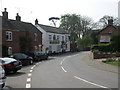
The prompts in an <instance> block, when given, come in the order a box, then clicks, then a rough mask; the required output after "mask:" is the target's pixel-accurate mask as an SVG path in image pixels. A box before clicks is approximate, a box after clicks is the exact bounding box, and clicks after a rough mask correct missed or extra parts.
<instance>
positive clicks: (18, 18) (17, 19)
mask: <svg viewBox="0 0 120 90" xmlns="http://www.w3.org/2000/svg"><path fill="white" fill-rule="evenodd" d="M16 21H21V17H20V16H19V14H18V13H17V16H16Z"/></svg>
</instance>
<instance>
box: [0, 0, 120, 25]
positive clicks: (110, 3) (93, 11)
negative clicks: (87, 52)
mask: <svg viewBox="0 0 120 90" xmlns="http://www.w3.org/2000/svg"><path fill="white" fill-rule="evenodd" d="M119 1H120V0H0V6H1V7H0V11H1V12H2V11H4V8H7V11H8V12H9V18H10V19H15V16H16V13H19V15H20V16H21V20H22V21H25V22H31V23H33V24H34V20H35V19H36V18H37V19H38V21H39V23H40V24H45V25H50V21H49V20H48V19H49V18H50V17H60V16H61V15H64V14H67V13H69V14H73V13H75V14H80V15H85V16H88V17H91V18H92V19H93V20H94V21H95V22H96V21H98V20H99V19H100V18H101V17H103V16H104V15H110V16H114V17H118V2H119ZM0 15H2V13H0Z"/></svg>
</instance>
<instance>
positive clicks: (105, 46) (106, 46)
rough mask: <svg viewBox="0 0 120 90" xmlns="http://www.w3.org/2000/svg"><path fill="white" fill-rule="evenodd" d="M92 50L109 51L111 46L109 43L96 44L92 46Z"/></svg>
mask: <svg viewBox="0 0 120 90" xmlns="http://www.w3.org/2000/svg"><path fill="white" fill-rule="evenodd" d="M91 49H92V51H93V52H94V51H95V50H98V51H99V52H111V51H112V47H111V45H110V44H97V45H93V46H92V48H91Z"/></svg>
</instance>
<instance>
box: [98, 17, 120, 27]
mask: <svg viewBox="0 0 120 90" xmlns="http://www.w3.org/2000/svg"><path fill="white" fill-rule="evenodd" d="M109 19H113V25H115V26H119V25H120V23H119V20H118V18H117V17H113V16H108V15H105V16H103V17H102V18H101V19H100V20H99V24H100V25H101V26H102V27H101V28H104V27H106V26H107V25H108V20H109Z"/></svg>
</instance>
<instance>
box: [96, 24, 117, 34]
mask: <svg viewBox="0 0 120 90" xmlns="http://www.w3.org/2000/svg"><path fill="white" fill-rule="evenodd" d="M109 27H112V28H114V29H117V28H116V27H115V26H113V25H108V26H106V27H105V28H103V29H102V30H101V31H99V33H98V34H100V33H102V34H103V33H104V34H108V33H112V32H113V29H109V30H107V29H108V28H109ZM105 30H106V31H105Z"/></svg>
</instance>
